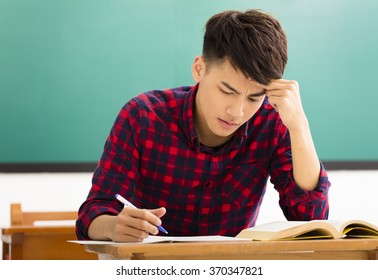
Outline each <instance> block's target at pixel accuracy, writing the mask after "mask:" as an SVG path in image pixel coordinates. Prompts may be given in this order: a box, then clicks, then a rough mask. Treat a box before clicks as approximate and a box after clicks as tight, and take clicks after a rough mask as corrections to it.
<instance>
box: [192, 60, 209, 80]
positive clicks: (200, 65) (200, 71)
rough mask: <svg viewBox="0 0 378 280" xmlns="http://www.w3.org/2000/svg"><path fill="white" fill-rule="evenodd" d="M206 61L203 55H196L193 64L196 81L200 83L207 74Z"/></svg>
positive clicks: (193, 74)
mask: <svg viewBox="0 0 378 280" xmlns="http://www.w3.org/2000/svg"><path fill="white" fill-rule="evenodd" d="M205 68H206V65H205V61H204V60H203V57H202V56H196V57H195V58H194V62H193V65H192V76H193V80H194V81H195V82H196V83H199V82H200V81H201V79H202V77H203V76H204V74H205V70H206V69H205Z"/></svg>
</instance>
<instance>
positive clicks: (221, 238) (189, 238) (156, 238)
mask: <svg viewBox="0 0 378 280" xmlns="http://www.w3.org/2000/svg"><path fill="white" fill-rule="evenodd" d="M241 240H245V241H250V239H247V238H244V239H243V238H235V237H228V236H221V235H209V236H154V235H150V236H148V237H147V238H145V239H144V240H143V241H142V242H114V241H101V240H100V241H97V240H68V242H73V243H78V244H82V245H121V244H151V243H161V242H214V241H241Z"/></svg>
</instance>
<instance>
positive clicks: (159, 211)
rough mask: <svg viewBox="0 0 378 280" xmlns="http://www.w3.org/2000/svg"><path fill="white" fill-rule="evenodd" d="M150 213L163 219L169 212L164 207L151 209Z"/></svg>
mask: <svg viewBox="0 0 378 280" xmlns="http://www.w3.org/2000/svg"><path fill="white" fill-rule="evenodd" d="M150 211H151V213H152V214H154V215H155V216H156V217H159V218H161V217H163V216H164V215H165V213H166V212H167V210H166V209H165V208H164V207H160V208H157V209H151V210H150Z"/></svg>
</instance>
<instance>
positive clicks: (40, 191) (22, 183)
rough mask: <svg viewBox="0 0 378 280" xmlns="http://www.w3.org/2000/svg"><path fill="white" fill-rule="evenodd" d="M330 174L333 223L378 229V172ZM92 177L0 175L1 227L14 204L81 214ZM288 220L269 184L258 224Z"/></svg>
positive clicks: (24, 207) (76, 175)
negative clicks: (363, 224) (363, 223)
mask: <svg viewBox="0 0 378 280" xmlns="http://www.w3.org/2000/svg"><path fill="white" fill-rule="evenodd" d="M328 174H329V177H330V181H331V183H332V187H331V189H330V192H329V199H330V215H329V219H363V220H367V221H370V222H372V223H374V224H377V225H378V171H328ZM91 177H92V174H91V173H64V174H62V173H56V174H54V173H37V174H4V173H0V227H8V226H9V224H10V211H9V205H10V203H13V202H19V203H22V208H23V209H24V210H25V211H72V210H77V209H78V208H79V206H80V204H81V203H82V202H83V201H84V200H85V198H86V196H87V194H88V191H89V188H90V185H91ZM284 219H285V218H284V216H283V214H282V212H281V210H280V208H279V206H278V194H277V192H276V191H275V190H274V189H273V187H272V185H270V184H269V185H268V190H267V192H266V196H265V198H264V201H263V205H262V207H261V210H260V216H259V218H258V221H257V224H261V223H265V222H270V221H274V220H284ZM0 246H1V245H0ZM0 251H1V248H0Z"/></svg>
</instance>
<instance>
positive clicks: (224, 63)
mask: <svg viewBox="0 0 378 280" xmlns="http://www.w3.org/2000/svg"><path fill="white" fill-rule="evenodd" d="M206 72H207V73H208V75H209V76H211V79H213V80H214V81H215V82H219V83H220V84H222V82H226V83H227V84H229V85H231V86H232V87H234V88H235V89H238V90H240V91H245V90H246V89H248V91H250V92H260V91H262V90H263V89H262V88H261V87H259V86H257V85H256V84H253V83H251V81H254V79H251V78H250V77H247V76H246V75H244V73H242V72H241V71H240V70H239V69H238V68H236V67H234V65H232V63H231V62H230V61H229V60H228V59H223V60H216V61H212V62H210V63H209V62H208V63H206Z"/></svg>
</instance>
